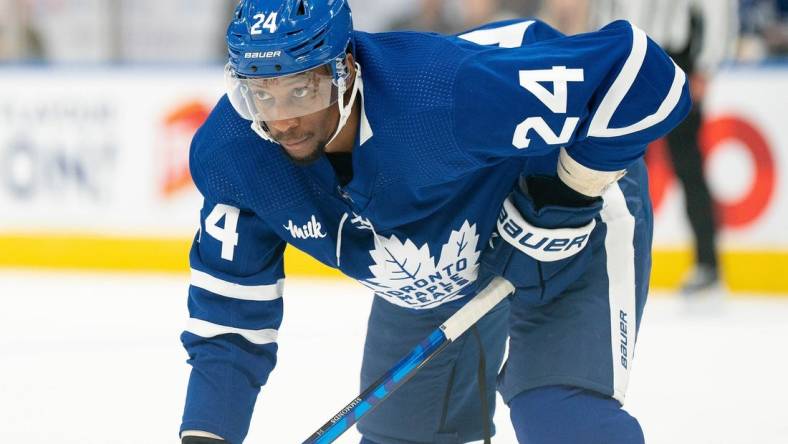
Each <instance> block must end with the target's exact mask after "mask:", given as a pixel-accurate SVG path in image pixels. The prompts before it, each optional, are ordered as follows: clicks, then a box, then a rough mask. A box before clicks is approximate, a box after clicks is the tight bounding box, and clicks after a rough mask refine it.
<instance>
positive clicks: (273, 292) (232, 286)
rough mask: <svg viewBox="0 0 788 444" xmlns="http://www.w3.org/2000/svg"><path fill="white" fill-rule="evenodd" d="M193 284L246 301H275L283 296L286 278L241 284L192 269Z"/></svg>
mask: <svg viewBox="0 0 788 444" xmlns="http://www.w3.org/2000/svg"><path fill="white" fill-rule="evenodd" d="M191 274H192V276H191V285H192V286H194V287H198V288H202V289H203V290H207V291H210V292H211V293H214V294H217V295H219V296H224V297H228V298H233V299H242V300H245V301H273V300H276V299H279V298H281V297H282V292H283V291H284V283H285V280H284V279H279V280H278V281H277V282H276V284H270V285H241V284H236V283H234V282H228V281H225V280H222V279H219V278H216V277H213V276H211V275H210V274H208V273H205V272H202V271H199V270H195V269H194V268H192V269H191Z"/></svg>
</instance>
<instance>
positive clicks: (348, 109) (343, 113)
mask: <svg viewBox="0 0 788 444" xmlns="http://www.w3.org/2000/svg"><path fill="white" fill-rule="evenodd" d="M361 83H362V80H361V65H359V64H358V63H356V78H355V79H353V90H352V91H351V92H350V101H349V102H348V104H347V105H345V103H344V102H345V88H346V86H345V82H342V83H340V84H339V91H338V94H339V100H337V106H338V107H339V123H338V124H337V130H336V131H334V135H333V136H331V138H330V139H329V140H328V142H327V143H326V145H328V144H330V143H331V142H333V141H334V139H336V137H337V136H338V135H339V133H340V132H341V131H342V128H344V127H345V124H346V123H347V120H348V119H349V118H350V114H351V113H352V112H353V103H355V102H356V96H357V95H358V91H359V90H360V89H362V88H363V87H362V84H361Z"/></svg>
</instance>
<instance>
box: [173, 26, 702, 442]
mask: <svg viewBox="0 0 788 444" xmlns="http://www.w3.org/2000/svg"><path fill="white" fill-rule="evenodd" d="M355 40H356V59H357V60H358V62H359V64H360V66H361V74H362V76H361V79H362V81H363V90H362V97H363V100H362V116H361V122H360V125H359V131H358V136H357V140H356V144H355V147H354V150H353V156H352V163H353V171H354V174H353V179H352V181H351V182H350V183H349V184H347V185H346V186H342V185H341V184H340V183H339V181H338V180H337V177H336V174H335V173H334V170H333V168H332V167H331V165H330V163H329V161H328V160H327V159H326V158H322V159H320V160H318V161H317V162H316V163H314V164H313V165H310V166H306V167H302V166H296V165H294V164H292V163H291V162H290V161H289V160H288V159H287V158H286V156H285V155H284V154H283V153H282V152H281V151H280V150H279V149H278V147H277V146H275V145H272V144H271V143H269V142H266V141H264V140H263V139H261V138H260V137H258V136H257V135H256V134H255V133H254V132H253V131H252V130H251V129H250V127H249V122H248V121H246V120H243V119H242V118H241V117H239V116H238V115H237V114H236V112H235V111H234V110H233V108H232V106H231V105H230V103H229V102H228V100H227V98H226V97H225V98H222V99H221V100H220V101H219V103H218V104H217V105H216V107H215V109H214V110H213V112H212V113H211V115H210V117H209V118H208V120H207V121H206V122H205V124H204V125H203V126H202V128H200V130H199V131H198V132H197V134H196V136H195V137H194V141H193V143H192V149H191V154H190V165H191V172H192V177H193V178H194V181H195V183H196V185H197V187H198V188H199V190H200V192H201V193H202V194H203V196H204V198H205V203H204V206H203V209H202V212H201V228H200V230H199V232H198V234H197V236H196V238H195V241H194V244H193V246H192V250H191V253H190V263H191V268H192V277H191V286H190V289H189V312H190V319H189V323H188V326H187V329H186V331H185V332H184V333H183V335H182V338H181V339H182V341H183V344H184V346H185V347H186V349H187V351H188V353H189V356H190V361H189V362H190V364H191V365H192V366H193V370H192V373H191V378H190V382H189V392H188V396H187V401H186V409H185V413H184V422H183V424H182V430H204V431H209V432H212V433H215V434H218V435H220V436H223V437H225V438H226V439H228V440H229V441H230V442H233V443H235V442H240V441H241V440H242V439H243V437H244V436H245V435H246V433H247V430H248V427H249V422H250V419H251V414H252V410H253V407H254V403H255V400H256V397H257V393H258V391H259V389H260V387H261V386H262V385H263V384H265V382H266V380H267V378H268V375H269V373H270V371H271V370H272V369H273V367H274V365H275V363H276V351H277V346H276V337H277V329H278V328H279V325H280V323H281V321H282V298H281V296H282V289H283V279H284V272H283V251H284V248H285V245H286V244H291V245H293V246H295V247H297V248H299V249H301V250H303V251H305V252H307V253H309V254H310V255H312V256H313V257H315V258H316V259H318V260H319V261H321V262H322V263H324V264H326V265H329V266H331V267H336V268H339V269H340V270H342V272H344V273H345V274H347V275H348V276H350V277H352V278H355V279H357V280H358V281H359V282H361V283H362V284H363V285H365V286H367V287H369V288H370V290H371V291H373V292H374V293H375V295H376V296H379V297H382V298H385V299H386V300H388V301H389V302H391V303H393V304H397V305H399V306H403V307H408V308H412V309H429V308H432V307H436V306H438V305H440V304H445V303H451V302H452V301H456V302H453V303H458V304H461V303H463V301H464V299H463V298H464V297H465V296H467V295H469V294H472V293H473V292H474V291H475V290H476V288H475V285H474V283H475V280H476V276H477V270H478V265H479V259H480V255H481V252H482V250H483V249H484V246H485V245H486V244H487V242H488V240H489V238H490V236H491V233H492V232H493V231H494V229H495V221H496V217H497V215H498V212H499V209H500V207H501V204H502V202H503V200H504V199H505V198H506V196H507V195H508V194H509V193H510V192H511V190H512V188H513V186H514V185H515V183H516V181H517V179H518V177H519V176H520V175H521V174H536V173H544V172H545V171H546V170H545V168H548V169H549V168H552V171H548V172H549V173H550V174H555V168H556V158H557V154H556V153H557V152H558V150H559V149H560V148H562V147H563V148H564V149H565V152H566V154H568V156H570V157H571V159H573V161H575V162H577V163H579V164H580V165H582V166H583V167H585V168H587V169H588V170H590V171H602V172H613V171H619V170H625V169H626V168H627V166H628V165H630V164H631V163H632V162H633V161H635V160H637V159H639V158H640V157H641V156H642V155H643V153H644V151H645V148H646V144H647V143H648V142H650V141H652V140H654V139H656V138H658V137H660V136H662V135H663V134H665V133H666V132H667V131H669V130H670V129H672V128H673V127H674V126H675V125H676V124H677V123H678V122H679V121H680V120H681V119H682V118H683V117H684V115H685V114H686V113H687V111H688V109H689V106H690V104H689V98H688V90H687V84H686V83H687V82H686V79H685V77H684V73H683V72H681V70H679V69H678V68H677V67H676V66H675V65H674V63H673V62H672V61H671V60H670V58H669V57H668V56H667V55H666V54H665V53H664V52H663V51H662V50H661V49H660V48H659V47H658V46H657V45H656V44H654V43H653V42H652V41H650V40H648V39H647V38H646V36H645V35H644V34H643V33H642V31H640V30H638V29H637V28H634V27H633V26H631V25H630V24H629V23H627V22H615V23H613V24H611V25H609V26H607V27H605V28H603V29H602V30H600V31H598V32H594V33H589V34H582V35H578V36H572V37H565V36H563V35H561V34H560V33H558V32H557V31H555V30H553V29H552V28H550V27H549V26H547V25H545V24H544V23H541V22H539V21H534V20H517V21H507V22H501V23H496V24H492V25H488V26H485V27H482V28H479V29H476V30H473V31H470V32H468V33H465V34H461V35H458V36H443V35H438V34H427V33H410V32H395V33H383V34H367V33H363V32H356V33H355Z"/></svg>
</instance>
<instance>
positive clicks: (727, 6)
mask: <svg viewBox="0 0 788 444" xmlns="http://www.w3.org/2000/svg"><path fill="white" fill-rule="evenodd" d="M737 8H738V5H737V2H736V0H589V12H591V14H593V15H592V16H591V23H590V25H591V27H593V28H597V27H600V26H603V25H605V24H607V23H609V22H611V21H613V20H616V19H626V20H630V21H631V22H633V23H634V24H636V25H637V26H639V27H640V28H642V29H643V30H644V31H645V32H646V33H647V34H649V36H651V37H652V38H653V39H654V40H655V41H657V43H659V44H660V45H661V46H662V47H663V48H664V49H665V50H666V51H667V52H668V53H669V54H670V55H671V57H673V60H675V61H676V63H677V64H678V65H679V66H680V67H681V68H682V69H683V70H684V71H685V72H686V73H687V75H688V77H689V79H690V89H691V91H692V98H693V102H694V104H695V106H694V108H693V110H692V111H691V113H690V115H689V116H688V117H687V118H686V119H685V120H684V122H682V123H681V124H680V125H679V126H678V127H677V128H676V129H674V130H673V132H671V133H670V134H668V136H667V137H666V141H667V145H668V148H669V151H670V157H671V160H672V161H673V169H674V171H675V173H676V176H677V177H678V179H679V181H680V182H681V184H682V186H683V189H684V196H685V201H686V212H687V216H688V218H689V222H690V226H691V228H692V232H693V234H694V236H695V266H694V267H693V269H692V270H691V271H690V273H689V274H688V275H687V276H686V278H685V280H684V282H683V284H682V287H681V291H682V294H684V295H692V294H698V293H699V292H701V291H702V290H706V289H710V288H714V287H715V286H717V284H718V283H719V266H718V254H717V246H716V231H717V230H716V223H715V216H714V209H713V203H712V199H711V195H710V192H709V187H708V185H707V183H706V179H705V177H704V173H703V160H702V157H701V153H700V147H699V145H698V133H699V131H700V127H701V119H702V114H701V110H702V105H703V97H704V94H705V92H706V84H707V82H708V79H709V78H710V77H711V76H712V75H714V72H715V71H716V69H717V68H718V66H719V65H720V63H721V62H722V61H723V60H724V59H726V58H728V57H730V56H731V55H732V54H733V50H734V49H735V44H736V39H737V36H738V10H737Z"/></svg>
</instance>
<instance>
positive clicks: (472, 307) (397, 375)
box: [303, 277, 514, 444]
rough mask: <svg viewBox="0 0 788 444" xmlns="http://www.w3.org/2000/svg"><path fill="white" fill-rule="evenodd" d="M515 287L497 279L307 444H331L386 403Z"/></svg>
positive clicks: (368, 388) (304, 443) (310, 438)
mask: <svg viewBox="0 0 788 444" xmlns="http://www.w3.org/2000/svg"><path fill="white" fill-rule="evenodd" d="M512 291H514V287H513V286H512V284H511V283H510V282H509V281H507V280H506V279H503V278H500V277H496V278H494V279H493V280H492V281H491V282H490V283H489V284H487V286H486V287H485V288H484V290H482V291H481V292H480V293H479V294H477V295H476V296H474V297H473V299H471V300H470V301H469V302H468V303H467V304H465V305H464V306H463V307H462V308H461V309H459V310H458V311H457V312H456V313H454V314H453V315H452V316H451V317H450V318H449V319H447V320H446V322H444V323H443V324H442V325H441V326H440V327H438V328H437V329H436V330H435V331H433V332H432V333H431V334H430V335H429V336H428V337H427V338H426V339H424V340H423V341H422V342H421V343H420V344H419V345H417V346H416V347H414V348H413V350H411V352H410V353H409V354H408V355H407V356H405V357H404V358H402V359H401V360H400V361H399V362H398V363H397V364H396V365H395V366H394V367H392V368H391V369H390V370H389V371H387V372H386V374H384V375H383V376H381V377H380V379H378V380H377V381H375V383H374V384H372V385H371V386H369V387H367V389H366V390H364V391H363V392H361V394H360V395H358V396H357V397H356V398H355V399H353V401H351V402H350V403H349V404H348V405H346V406H345V407H344V408H343V409H342V410H340V411H339V412H338V413H337V414H336V415H334V417H333V418H331V420H329V421H328V422H327V423H325V424H324V425H323V427H321V428H320V429H318V431H316V432H315V433H313V434H312V436H310V437H309V439H307V440H306V441H304V442H303V444H329V443H332V442H334V440H336V439H337V438H339V436H340V435H341V434H343V433H344V432H345V431H346V430H348V429H349V428H351V427H352V426H353V424H355V423H356V422H358V420H359V419H361V417H362V416H364V415H366V414H367V413H369V412H370V411H371V410H372V409H374V408H375V407H377V405H378V404H380V403H381V402H383V400H384V399H386V398H387V397H388V396H389V395H390V394H391V393H392V392H393V391H394V390H396V389H398V388H399V387H400V386H402V384H404V383H405V382H407V381H408V380H409V379H410V378H411V377H413V375H415V374H416V372H417V371H418V370H419V369H420V368H421V367H423V366H424V365H425V364H426V363H427V362H429V361H430V360H431V359H432V358H434V357H435V356H437V355H438V353H440V352H441V351H442V350H443V349H444V348H446V346H447V345H449V344H450V343H451V342H452V341H454V340H456V339H457V338H459V337H460V335H462V334H463V333H464V332H465V331H466V330H468V329H469V328H471V327H472V326H473V324H475V323H476V322H477V321H478V320H479V319H481V318H482V316H484V315H485V314H487V313H488V312H489V311H490V310H492V309H493V307H495V306H496V305H498V303H499V302H501V301H502V300H503V299H504V298H506V296H508V295H509V294H510V293H511V292H512Z"/></svg>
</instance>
